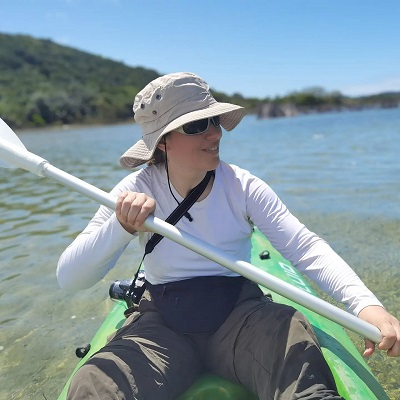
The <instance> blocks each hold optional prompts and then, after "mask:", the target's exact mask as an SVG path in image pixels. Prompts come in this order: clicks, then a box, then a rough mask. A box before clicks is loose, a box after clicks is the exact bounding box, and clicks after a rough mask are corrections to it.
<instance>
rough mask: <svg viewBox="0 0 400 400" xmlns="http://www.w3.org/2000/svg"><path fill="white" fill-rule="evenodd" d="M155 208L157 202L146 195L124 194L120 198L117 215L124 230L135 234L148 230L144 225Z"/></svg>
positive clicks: (116, 209) (116, 210)
mask: <svg viewBox="0 0 400 400" xmlns="http://www.w3.org/2000/svg"><path fill="white" fill-rule="evenodd" d="M155 208H156V203H155V200H154V199H152V198H151V197H149V196H147V195H146V194H145V193H137V192H124V193H122V194H121V195H120V196H119V197H118V200H117V205H116V208H115V213H116V216H117V219H118V221H119V222H120V223H121V225H122V226H123V227H124V229H126V230H127V231H128V232H130V233H134V232H135V231H145V230H146V228H145V227H143V223H144V222H145V220H146V218H147V217H148V216H149V215H150V214H152V213H153V212H154V210H155Z"/></svg>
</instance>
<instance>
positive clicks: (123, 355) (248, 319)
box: [57, 73, 400, 399]
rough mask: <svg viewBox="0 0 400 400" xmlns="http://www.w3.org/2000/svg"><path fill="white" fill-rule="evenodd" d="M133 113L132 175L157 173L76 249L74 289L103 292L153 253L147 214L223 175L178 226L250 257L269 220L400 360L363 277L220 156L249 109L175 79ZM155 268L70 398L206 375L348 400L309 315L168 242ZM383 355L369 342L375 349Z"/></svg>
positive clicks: (280, 238)
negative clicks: (141, 255)
mask: <svg viewBox="0 0 400 400" xmlns="http://www.w3.org/2000/svg"><path fill="white" fill-rule="evenodd" d="M133 110H134V113H135V120H136V122H137V123H138V124H139V125H140V126H141V128H142V134H143V135H142V139H141V140H139V141H138V142H137V143H136V144H135V145H134V146H133V147H131V148H130V149H129V150H128V151H127V152H126V153H125V154H124V155H123V156H122V157H121V159H120V162H121V165H122V166H123V167H125V168H128V169H133V168H135V167H138V166H140V165H142V164H144V163H146V162H147V163H148V166H147V167H146V168H142V169H140V170H137V171H135V172H133V173H132V174H130V175H128V176H127V177H126V178H125V179H123V180H122V181H121V182H120V183H119V184H118V185H117V186H116V187H115V188H114V189H113V191H112V193H113V194H115V195H116V196H117V197H118V200H117V207H116V210H115V212H113V211H112V210H109V209H107V208H106V207H100V209H99V211H98V212H97V213H96V215H95V216H94V218H93V219H92V220H91V221H90V223H89V225H88V226H87V227H86V229H85V230H84V231H83V232H82V234H81V235H79V236H78V237H77V239H76V240H75V241H74V242H73V243H72V244H71V245H70V246H69V247H68V249H67V250H66V251H65V252H64V253H63V255H62V256H61V258H60V261H59V265H58V270H57V274H58V280H59V283H60V286H61V287H67V288H75V289H83V288H87V287H90V286H92V285H93V284H95V283H96V282H97V281H99V280H100V279H101V278H102V277H103V276H104V275H105V274H106V273H107V272H108V271H109V270H110V269H111V268H112V267H113V266H114V265H115V263H116V261H117V260H118V258H119V256H120V255H121V253H122V252H123V251H124V249H125V248H126V246H127V245H128V244H129V243H130V241H131V240H132V239H133V238H134V237H136V236H139V240H140V243H141V245H142V247H143V248H144V247H145V245H146V243H147V242H148V240H149V238H150V237H151V233H150V232H146V229H145V227H144V226H143V223H144V221H145V219H146V218H147V217H148V216H149V215H150V214H154V215H155V216H157V217H159V218H161V219H166V218H167V217H168V216H169V215H170V214H171V212H172V211H174V209H175V208H176V207H177V205H178V204H179V203H181V202H182V201H183V199H184V198H185V197H186V196H187V195H188V193H189V192H190V191H191V190H192V189H193V188H195V187H197V185H198V184H199V183H200V182H201V181H203V179H204V177H205V175H206V174H207V172H208V171H215V173H213V174H211V178H210V180H209V181H208V183H206V186H205V189H204V191H203V192H202V193H201V194H200V197H199V198H198V199H197V202H196V203H195V204H194V205H193V206H192V207H191V208H190V209H189V215H188V214H185V216H183V217H182V218H181V219H180V220H179V221H178V223H177V227H179V228H181V229H182V230H184V231H186V232H188V233H190V234H192V235H193V236H195V237H198V238H200V239H202V240H204V241H206V242H209V243H211V244H213V245H214V246H216V247H218V248H220V249H221V250H222V251H223V252H226V253H229V254H232V255H233V256H234V257H235V258H237V259H243V260H247V261H249V259H250V249H251V241H250V237H251V233H252V229H253V225H256V226H257V227H258V228H259V229H260V230H261V231H262V232H263V233H264V234H265V235H266V236H267V237H268V239H269V240H270V241H271V243H272V244H273V246H274V247H275V248H276V249H277V250H279V251H280V252H281V253H282V255H283V256H284V257H285V258H287V259H288V260H290V261H291V262H292V264H293V265H294V266H296V267H297V268H298V269H299V270H300V271H302V272H304V273H305V274H306V275H307V276H309V277H310V278H312V279H313V280H315V281H316V282H317V283H318V284H319V286H320V287H321V288H322V289H323V290H325V291H326V292H328V293H329V294H331V295H332V296H333V297H334V298H336V299H337V300H339V301H342V302H344V303H345V304H346V306H347V307H348V309H349V310H350V311H351V312H353V313H354V314H356V315H358V316H359V317H360V318H362V319H364V320H366V321H368V322H370V323H372V324H374V325H376V326H377V327H378V328H379V329H380V330H381V332H382V336H383V339H382V341H381V343H380V344H379V348H381V349H383V350H387V353H388V354H389V355H392V356H397V355H399V354H400V324H399V321H398V320H397V319H396V318H395V317H393V316H391V315H390V314H389V313H387V312H386V311H385V309H384V308H383V306H382V305H381V303H380V302H379V301H378V299H377V298H376V297H375V296H374V295H373V294H372V293H371V292H370V291H369V290H368V289H367V288H366V287H365V285H364V284H363V283H362V282H361V280H360V279H359V278H358V277H357V275H356V274H355V273H354V272H353V271H352V269H351V268H350V267H349V266H348V265H347V264H346V263H345V262H344V261H343V260H342V259H341V258H340V257H339V256H338V255H337V254H336V253H334V252H333V250H332V249H331V248H330V247H329V246H328V244H327V243H325V242H324V241H323V240H322V239H320V238H319V237H318V236H317V235H315V234H314V233H312V232H310V231H309V230H308V229H307V228H306V227H305V226H304V225H303V224H301V223H300V222H299V221H298V220H297V219H296V218H295V217H294V216H293V215H292V214H291V213H290V212H289V211H288V209H287V208H286V207H285V206H284V205H283V204H282V202H281V201H280V199H279V198H278V197H277V195H276V194H275V193H274V192H273V191H272V190H271V188H270V187H269V186H268V185H267V184H266V183H265V182H263V181H262V180H260V179H259V178H257V177H255V176H253V175H251V174H250V173H249V172H247V171H245V170H242V169H240V168H239V167H236V166H233V165H228V164H226V163H224V162H223V161H221V160H220V158H219V145H220V140H221V136H222V130H221V126H222V127H223V128H224V129H225V130H228V131H230V130H232V129H233V128H235V127H236V125H237V124H238V123H239V122H240V121H241V119H242V117H243V109H242V107H239V106H237V105H233V104H228V103H218V102H217V101H215V99H214V98H213V97H212V95H211V93H210V90H209V87H208V85H207V84H206V82H204V81H203V80H202V79H201V78H200V77H198V76H196V75H194V74H191V73H175V74H169V75H165V76H162V77H160V78H158V79H156V80H154V81H153V82H151V83H150V84H149V85H147V86H146V87H145V88H144V89H143V90H142V91H141V92H140V93H139V94H138V95H137V96H136V98H135V102H134V106H133ZM145 264H146V268H145V273H146V291H145V292H144V295H143V297H142V299H141V301H140V303H139V307H138V310H137V311H134V312H133V313H132V315H130V316H129V317H128V319H127V320H126V323H125V324H124V326H123V327H122V328H121V329H120V330H119V331H117V333H116V334H115V335H114V336H113V337H112V338H110V340H109V342H108V344H107V345H106V346H105V347H104V348H103V349H102V350H101V351H100V352H99V353H97V354H96V355H95V356H93V357H92V358H91V359H90V360H89V361H88V362H87V363H86V364H85V365H84V366H83V367H82V368H81V369H80V370H79V371H78V372H77V374H76V375H75V377H74V379H73V381H72V384H71V387H70V390H69V394H68V398H70V399H83V398H84V399H94V398H101V399H174V398H176V397H177V396H178V395H180V394H181V393H183V392H184V391H185V390H186V389H187V388H188V387H190V386H191V384H192V383H193V382H194V381H195V380H196V378H197V377H198V375H199V374H200V373H201V372H203V371H205V370H206V371H210V372H212V373H214V374H217V375H220V376H223V377H225V378H226V379H228V380H231V381H233V382H239V383H241V384H243V385H244V386H246V387H247V388H248V389H249V390H250V391H252V392H253V393H255V394H257V395H258V397H259V398H260V399H302V398H304V399H305V398H307V399H339V398H341V397H340V396H339V395H338V394H337V391H336V386H335V382H334V380H333V377H332V374H331V372H330V370H329V368H328V366H327V364H326V362H325V360H324V358H323V356H322V354H321V351H320V348H319V346H318V343H317V340H316V338H315V335H314V333H313V331H312V329H311V327H310V325H309V323H308V322H307V321H306V319H305V318H304V317H303V316H302V315H301V314H300V313H299V312H297V311H296V310H295V309H293V308H291V307H287V306H284V305H280V304H275V303H274V302H272V301H270V299H269V298H268V297H267V296H264V295H263V293H262V292H261V290H260V289H259V288H258V286H257V285H255V284H254V283H252V282H250V281H248V280H246V279H244V278H242V277H239V276H237V274H235V273H234V272H232V271H230V270H228V269H226V268H224V267H222V266H221V265H218V264H216V263H215V262H212V261H210V260H207V259H205V258H203V257H201V256H199V255H198V254H196V253H194V252H192V251H190V250H188V249H186V248H183V247H182V246H180V245H178V244H175V243H173V242H171V241H170V240H168V239H165V238H164V239H163V240H162V241H160V242H159V243H158V244H157V245H156V247H155V248H154V250H153V251H152V252H151V253H150V254H148V255H147V256H146V262H145ZM373 351H374V344H373V343H372V342H370V341H368V340H367V341H366V350H365V353H364V354H365V355H366V356H368V355H371V354H372V353H373Z"/></svg>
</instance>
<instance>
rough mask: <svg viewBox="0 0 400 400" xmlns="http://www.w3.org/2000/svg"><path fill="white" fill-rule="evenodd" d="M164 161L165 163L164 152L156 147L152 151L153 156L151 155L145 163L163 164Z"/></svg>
mask: <svg viewBox="0 0 400 400" xmlns="http://www.w3.org/2000/svg"><path fill="white" fill-rule="evenodd" d="M164 163H165V152H164V151H162V150H161V149H159V148H158V147H157V148H156V149H155V151H154V154H153V157H151V159H150V160H149V161H147V165H154V164H164Z"/></svg>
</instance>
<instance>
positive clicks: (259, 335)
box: [67, 281, 342, 400]
mask: <svg viewBox="0 0 400 400" xmlns="http://www.w3.org/2000/svg"><path fill="white" fill-rule="evenodd" d="M205 371H207V372H211V373H213V374H215V375H219V376H222V377H223V378H225V379H227V380H230V381H232V382H235V383H240V384H242V385H244V386H245V387H246V388H248V389H249V390H250V391H251V392H253V393H255V394H256V395H258V397H259V398H260V399H261V400H264V399H265V400H266V399H271V400H272V399H307V400H311V399H332V400H333V399H342V398H341V397H340V396H339V395H338V394H337V392H336V386H335V382H334V379H333V376H332V374H331V371H330V369H329V367H328V365H327V364H326V362H325V360H324V358H323V356H322V353H321V350H320V347H319V345H318V343H317V339H316V337H315V335H314V333H313V331H312V329H311V327H310V325H309V323H308V322H307V320H306V319H305V317H304V316H303V315H302V314H300V313H299V312H298V311H296V310H295V309H293V308H292V307H288V306H285V305H281V304H276V303H274V302H273V301H271V300H270V299H269V298H268V297H267V296H263V295H262V292H261V290H260V289H259V288H258V286H257V285H255V284H253V283H252V282H249V281H248V282H246V283H245V284H244V286H243V289H242V291H241V294H240V297H239V299H238V301H237V303H236V306H235V308H234V310H233V311H232V312H231V314H230V315H229V316H228V318H227V319H226V321H225V322H224V323H223V324H222V326H221V327H220V328H219V330H218V331H217V332H216V333H215V334H213V335H208V334H202V335H182V334H179V333H176V332H174V331H172V330H171V329H169V328H167V327H166V326H165V325H164V323H163V320H162V318H161V316H160V314H159V313H158V312H157V309H156V308H155V306H154V303H153V302H152V301H151V296H150V294H149V293H148V292H147V291H146V292H145V294H144V296H143V297H142V300H141V302H140V305H139V312H135V313H133V314H132V315H131V316H130V317H129V318H128V319H127V320H126V322H125V324H124V326H123V327H122V328H121V329H119V330H118V331H117V332H116V334H115V335H113V337H112V338H110V340H109V342H108V344H107V345H106V346H105V347H104V348H103V349H102V350H101V351H100V352H98V353H97V354H95V355H94V356H93V357H92V358H91V359H90V360H88V361H87V363H86V364H85V365H84V366H82V367H81V368H80V369H79V371H78V372H77V373H76V374H75V377H74V378H73V380H72V383H71V386H70V389H69V392H68V396H67V398H68V399H75V400H77V399H79V400H81V399H104V400H106V399H107V400H111V399H115V400H117V399H118V400H121V399H126V400H128V399H132V400H164V399H165V400H170V399H171V400H173V399H175V398H176V397H178V396H179V395H180V394H182V393H183V392H184V391H185V390H187V389H188V388H189V387H190V386H191V385H192V384H193V383H194V381H195V380H196V379H197V378H198V377H199V375H200V374H201V373H202V372H205Z"/></svg>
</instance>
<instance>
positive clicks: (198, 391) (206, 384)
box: [177, 374, 258, 400]
mask: <svg viewBox="0 0 400 400" xmlns="http://www.w3.org/2000/svg"><path fill="white" fill-rule="evenodd" d="M257 399H258V397H257V396H255V395H254V394H252V393H250V392H249V391H248V390H247V389H245V388H244V387H243V386H241V385H237V384H235V383H232V382H229V381H227V380H225V379H223V378H220V377H218V376H215V375H211V374H204V375H202V376H201V377H200V378H199V379H198V380H197V381H196V382H195V383H194V384H193V385H192V387H191V388H190V389H188V390H187V391H186V392H185V393H184V394H183V395H181V396H180V397H179V398H178V399H177V400H257Z"/></svg>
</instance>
